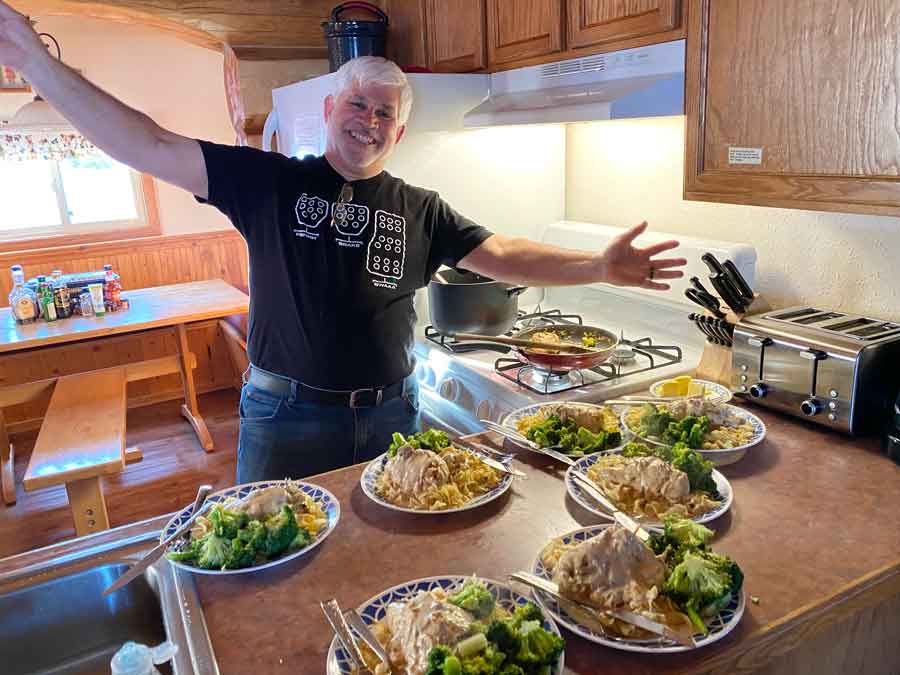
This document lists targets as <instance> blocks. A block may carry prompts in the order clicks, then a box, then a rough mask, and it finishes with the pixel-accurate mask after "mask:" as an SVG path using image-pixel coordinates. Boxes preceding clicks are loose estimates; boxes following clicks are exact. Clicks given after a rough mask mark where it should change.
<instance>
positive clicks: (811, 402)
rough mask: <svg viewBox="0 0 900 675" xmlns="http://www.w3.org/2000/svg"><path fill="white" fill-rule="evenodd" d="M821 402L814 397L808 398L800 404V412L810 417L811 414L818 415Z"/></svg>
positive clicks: (820, 409) (820, 410)
mask: <svg viewBox="0 0 900 675" xmlns="http://www.w3.org/2000/svg"><path fill="white" fill-rule="evenodd" d="M823 407H824V406H823V405H822V402H821V401H820V400H818V399H816V398H808V399H806V400H805V401H803V403H801V404H800V412H802V413H803V414H804V415H806V416H807V417H812V416H813V415H818V414H819V413H820V412H822V408H823Z"/></svg>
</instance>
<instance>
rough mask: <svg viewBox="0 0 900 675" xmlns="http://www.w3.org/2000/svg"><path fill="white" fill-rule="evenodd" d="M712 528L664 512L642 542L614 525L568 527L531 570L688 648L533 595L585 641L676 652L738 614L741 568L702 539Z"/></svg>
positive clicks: (704, 639)
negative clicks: (671, 634)
mask: <svg viewBox="0 0 900 675" xmlns="http://www.w3.org/2000/svg"><path fill="white" fill-rule="evenodd" d="M712 534H713V532H712V530H709V529H707V528H706V527H704V526H703V525H700V524H698V523H695V522H693V521H691V520H686V519H670V520H668V521H667V522H666V526H665V530H664V531H663V532H659V533H654V534H652V535H651V537H650V540H649V541H648V542H647V544H644V543H643V542H641V540H640V539H638V538H637V537H636V536H635V535H634V534H632V533H631V532H629V531H628V530H626V529H625V528H623V527H621V526H620V525H617V524H606V525H595V526H593V527H586V528H582V529H580V530H575V531H573V532H569V533H568V534H564V535H563V536H561V537H557V538H556V539H553V540H552V541H550V542H548V543H547V544H546V545H545V546H544V548H543V549H542V550H541V551H540V553H539V554H538V557H537V558H536V559H535V561H534V564H533V566H532V571H533V573H534V574H535V575H537V576H538V577H541V578H543V579H547V580H551V581H553V582H554V583H556V584H557V586H558V587H559V592H560V594H561V595H562V596H564V597H565V598H568V599H571V600H574V601H576V602H578V603H583V604H586V605H588V606H590V607H592V608H594V609H598V610H600V611H601V612H602V611H603V610H604V609H618V610H623V609H624V610H630V611H631V612H635V613H637V614H640V615H642V616H644V617H645V618H647V619H650V620H652V621H655V622H657V623H662V624H665V625H666V626H667V627H669V628H671V629H672V630H673V631H675V632H676V633H679V634H680V635H685V636H687V635H690V636H691V637H692V638H693V640H694V644H695V647H693V648H692V647H687V646H683V645H680V644H678V643H677V642H675V641H674V640H670V639H668V638H665V637H662V636H658V635H654V634H652V633H649V632H647V631H645V630H643V629H641V628H637V627H636V626H634V625H632V624H629V623H624V622H623V621H621V620H619V619H616V618H612V617H609V616H598V615H597V614H595V613H589V612H584V611H583V610H582V609H580V608H579V606H578V605H575V604H572V603H568V602H566V601H564V600H557V599H556V598H553V597H552V596H550V595H548V594H547V593H544V592H542V591H535V592H534V594H535V599H536V600H537V602H538V604H539V605H540V606H541V607H543V608H544V609H545V610H546V611H547V613H548V614H550V615H551V616H553V618H554V619H556V620H557V621H558V622H559V623H560V624H561V625H563V626H565V627H566V628H568V629H569V630H571V631H572V632H573V633H575V634H576V635H580V636H581V637H583V638H585V639H586V640H590V641H591V642H596V643H598V644H602V645H606V646H607V647H613V648H614V649H623V650H626V651H632V652H644V653H661V652H662V653H665V652H681V651H688V650H691V649H697V648H701V647H705V646H707V645H710V644H712V643H714V642H717V641H718V640H721V639H722V638H723V637H725V636H726V635H728V633H730V632H731V631H732V630H734V629H735V627H736V626H737V625H738V623H739V622H740V620H741V617H742V616H743V614H744V607H745V600H744V592H743V579H744V575H743V572H742V571H741V568H740V567H739V566H738V564H737V563H736V562H735V561H733V560H732V559H731V558H729V557H728V556H726V555H722V554H719V553H715V552H713V551H712V550H711V549H710V548H709V546H708V545H707V541H708V540H709V538H710V537H711V536H712Z"/></svg>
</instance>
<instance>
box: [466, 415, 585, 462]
mask: <svg viewBox="0 0 900 675" xmlns="http://www.w3.org/2000/svg"><path fill="white" fill-rule="evenodd" d="M478 421H479V422H481V423H482V424H483V425H484V426H485V428H486V429H490V430H491V431H493V432H494V433H497V434H500V435H501V436H504V437H505V438H508V439H509V440H511V441H512V442H513V443H516V444H518V445H521V446H522V447H524V448H525V449H526V450H531V451H532V452H536V453H538V454H540V455H547V456H548V457H552V458H553V459H555V460H557V461H559V462H562V463H563V464H568V465H569V466H573V465H574V464H575V461H574V460H573V459H572V458H571V457H569V456H568V455H565V454H563V453H562V452H559V451H560V450H561V449H562V446H561V445H551V446H549V447H546V448H542V447H541V446H539V445H538V444H537V443H535V442H534V441H530V440H528V439H527V438H525V436H523V435H522V434H520V433H519V432H518V431H513V430H512V429H508V428H506V427H504V426H501V425H499V424H497V423H496V422H492V421H491V420H478Z"/></svg>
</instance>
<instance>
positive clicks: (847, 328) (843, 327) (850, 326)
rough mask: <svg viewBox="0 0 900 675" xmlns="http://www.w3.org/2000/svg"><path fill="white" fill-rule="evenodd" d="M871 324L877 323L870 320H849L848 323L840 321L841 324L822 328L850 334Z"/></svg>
mask: <svg viewBox="0 0 900 675" xmlns="http://www.w3.org/2000/svg"><path fill="white" fill-rule="evenodd" d="M873 323H877V322H876V321H874V320H872V319H851V320H850V321H842V322H841V323H834V324H831V325H830V326H824V328H827V329H828V330H833V331H834V332H836V333H852V332H853V331H855V330H859V329H860V328H863V327H865V326H870V327H871V325H872V324H873Z"/></svg>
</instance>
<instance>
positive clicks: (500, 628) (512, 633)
mask: <svg viewBox="0 0 900 675" xmlns="http://www.w3.org/2000/svg"><path fill="white" fill-rule="evenodd" d="M485 636H486V637H487V639H488V640H490V641H491V642H492V643H493V644H495V645H496V646H497V649H498V650H500V651H501V652H503V653H505V654H516V653H517V652H518V651H519V643H520V642H521V640H520V639H519V633H518V632H517V631H516V627H515V625H514V624H513V621H511V620H505V621H501V620H499V619H495V620H494V621H491V623H490V625H489V626H488V628H487V632H485Z"/></svg>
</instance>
